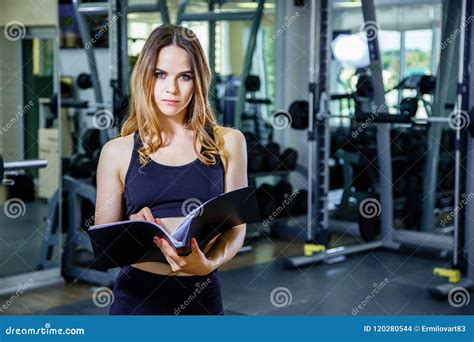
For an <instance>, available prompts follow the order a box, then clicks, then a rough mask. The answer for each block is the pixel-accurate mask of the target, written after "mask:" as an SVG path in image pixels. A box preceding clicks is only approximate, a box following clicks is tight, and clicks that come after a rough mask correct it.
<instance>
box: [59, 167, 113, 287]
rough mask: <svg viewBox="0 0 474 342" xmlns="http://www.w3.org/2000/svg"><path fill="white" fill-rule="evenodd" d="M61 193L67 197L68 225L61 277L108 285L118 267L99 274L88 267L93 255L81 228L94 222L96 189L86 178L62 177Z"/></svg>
mask: <svg viewBox="0 0 474 342" xmlns="http://www.w3.org/2000/svg"><path fill="white" fill-rule="evenodd" d="M63 191H64V196H65V198H68V213H67V215H68V226H67V227H66V238H65V241H64V247H63V248H64V252H63V255H62V262H61V274H62V276H63V277H64V278H65V279H68V280H74V281H77V280H84V281H88V282H91V283H95V284H102V285H110V284H112V283H113V281H114V279H115V277H116V276H117V274H118V272H119V269H118V268H114V269H110V270H108V271H99V270H97V269H94V268H92V267H90V264H91V263H92V262H93V260H94V259H93V258H94V254H93V250H92V245H91V243H90V239H89V238H88V236H87V233H86V231H85V229H87V228H88V227H89V226H91V225H93V223H94V206H95V200H96V188H95V187H94V186H93V185H92V184H91V183H90V182H88V181H87V180H86V179H75V178H73V177H70V176H64V177H63Z"/></svg>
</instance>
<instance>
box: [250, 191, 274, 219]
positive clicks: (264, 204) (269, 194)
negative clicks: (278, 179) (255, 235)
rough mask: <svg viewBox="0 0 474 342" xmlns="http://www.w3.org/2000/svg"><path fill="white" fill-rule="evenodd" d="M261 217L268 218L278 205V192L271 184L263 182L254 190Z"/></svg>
mask: <svg viewBox="0 0 474 342" xmlns="http://www.w3.org/2000/svg"><path fill="white" fill-rule="evenodd" d="M255 195H256V196H257V201H258V207H259V210H260V216H261V217H262V219H267V218H269V217H270V216H271V215H272V214H273V213H274V212H275V210H276V208H277V207H278V205H279V203H278V201H277V197H278V193H277V190H276V188H275V187H274V186H273V185H270V184H268V183H264V184H262V185H261V186H259V187H258V188H257V189H256V190H255Z"/></svg>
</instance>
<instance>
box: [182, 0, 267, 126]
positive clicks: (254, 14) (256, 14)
mask: <svg viewBox="0 0 474 342" xmlns="http://www.w3.org/2000/svg"><path fill="white" fill-rule="evenodd" d="M208 2H209V11H208V12H204V13H186V7H187V5H188V3H189V1H188V0H181V1H180V3H179V7H178V13H177V15H176V24H177V25H180V24H181V23H182V22H183V21H208V22H209V67H210V69H211V73H212V75H215V60H214V59H215V54H214V51H213V47H214V46H215V24H216V21H224V20H252V27H251V30H250V36H249V41H248V43H247V48H246V50H245V58H244V65H243V68H242V73H241V76H240V79H241V87H239V94H238V100H237V104H236V110H235V116H234V127H237V128H239V127H240V116H241V114H242V113H243V111H244V106H245V87H244V82H245V79H246V78H247V76H248V75H250V71H251V69H252V58H253V55H254V52H255V48H256V45H257V33H258V30H259V28H260V24H261V21H262V16H263V10H264V6H265V0H258V4H257V9H256V10H255V11H225V12H215V4H216V2H217V0H210V1H208ZM224 2H225V0H224V1H222V0H221V1H218V3H219V4H221V5H222V4H223V3H224ZM210 93H211V94H215V93H216V90H215V82H214V78H213V80H212V84H211V90H210Z"/></svg>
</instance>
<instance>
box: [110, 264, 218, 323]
mask: <svg viewBox="0 0 474 342" xmlns="http://www.w3.org/2000/svg"><path fill="white" fill-rule="evenodd" d="M113 292H114V302H113V303H112V306H111V307H110V314H111V315H223V314H224V310H223V307H222V296H221V282H220V278H219V276H218V275H217V272H216V271H214V272H212V273H210V274H208V275H205V276H189V277H179V276H165V275H159V274H155V273H151V272H146V271H143V270H140V269H138V268H136V267H133V266H126V267H124V268H122V269H121V271H120V273H119V275H118V276H117V278H116V279H115V283H114V288H113Z"/></svg>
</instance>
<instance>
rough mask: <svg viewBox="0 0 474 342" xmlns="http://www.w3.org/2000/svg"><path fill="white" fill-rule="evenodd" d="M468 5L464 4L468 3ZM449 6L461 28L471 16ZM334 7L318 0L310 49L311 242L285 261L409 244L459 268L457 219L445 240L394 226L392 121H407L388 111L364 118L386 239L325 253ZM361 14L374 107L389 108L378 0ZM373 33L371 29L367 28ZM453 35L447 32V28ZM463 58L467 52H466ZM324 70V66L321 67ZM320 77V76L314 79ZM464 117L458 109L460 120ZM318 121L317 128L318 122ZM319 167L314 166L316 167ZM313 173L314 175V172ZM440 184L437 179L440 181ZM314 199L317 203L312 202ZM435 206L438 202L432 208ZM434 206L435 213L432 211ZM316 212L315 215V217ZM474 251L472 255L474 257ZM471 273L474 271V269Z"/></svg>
mask: <svg viewBox="0 0 474 342" xmlns="http://www.w3.org/2000/svg"><path fill="white" fill-rule="evenodd" d="M463 4H464V5H465V1H463ZM446 5H447V6H449V7H448V8H449V13H454V12H456V11H457V12H459V13H458V15H457V16H456V18H457V21H453V20H452V18H451V17H450V20H449V21H448V22H450V23H451V24H450V26H448V27H451V25H452V27H458V26H459V23H461V22H464V20H465V18H466V13H465V10H461V9H462V8H465V6H464V5H463V6H460V5H459V4H458V3H453V2H447V4H446ZM331 8H332V2H331V1H330V0H328V1H324V0H323V1H318V2H317V1H315V0H313V1H312V2H311V31H310V32H311V38H310V39H311V40H310V44H311V48H310V66H309V73H310V84H309V106H310V107H309V113H312V115H309V128H308V141H309V148H308V153H309V155H308V208H309V210H308V220H307V241H306V243H305V246H304V256H299V257H294V258H289V259H286V265H287V266H289V267H291V268H295V267H298V266H304V265H311V264H313V263H316V262H319V261H323V260H327V259H330V258H334V257H343V256H346V255H349V254H354V253H360V252H365V251H372V250H374V249H377V248H387V249H392V250H399V249H400V248H401V247H402V245H410V246H418V247H419V246H426V247H431V248H434V249H436V250H442V251H445V250H448V251H453V256H454V264H455V265H456V264H457V256H455V255H457V254H458V252H457V251H458V246H459V236H460V234H459V233H460V226H459V224H458V223H459V222H458V219H456V220H455V222H454V236H453V237H451V236H443V235H439V234H433V233H428V232H415V231H408V230H402V229H397V230H395V229H394V227H393V195H392V170H391V151H390V123H392V122H393V123H397V122H400V123H407V120H406V118H401V117H400V116H397V115H390V114H388V113H383V114H380V115H377V116H374V115H373V113H364V115H363V116H362V118H363V117H364V116H365V118H369V117H372V120H373V123H374V124H376V127H377V138H376V139H377V152H378V162H379V173H380V174H381V177H380V204H381V237H380V239H379V240H377V241H374V242H369V243H363V244H358V245H353V246H342V247H337V248H332V249H327V250H326V245H327V243H328V241H327V240H328V239H327V237H328V235H329V234H328V229H329V227H328V220H327V209H326V208H327V194H328V187H327V179H328V171H327V164H328V163H327V160H328V157H327V151H328V150H329V147H330V146H329V142H328V138H327V135H328V129H326V127H327V126H326V125H327V121H328V119H329V118H331V117H332V116H331V114H330V112H329V109H328V105H327V99H328V98H329V96H328V87H327V86H326V79H327V78H328V76H329V70H328V68H327V67H326V66H327V65H328V63H329V62H330V53H329V51H328V48H327V43H328V41H329V39H330V38H331V36H332V35H331V31H330V28H329V25H328V24H327V22H328V19H329V18H330V13H329V11H330V10H331ZM362 11H363V16H364V22H365V24H366V25H367V24H368V23H371V25H370V30H371V32H370V35H371V36H370V39H367V43H368V48H369V56H370V61H371V63H370V71H371V78H372V83H373V85H374V98H373V100H374V105H375V107H376V108H384V107H383V106H385V99H384V88H383V80H382V65H381V61H380V49H379V44H378V27H377V25H374V24H373V23H376V16H375V7H374V3H373V0H367V1H363V2H362ZM366 27H367V26H366ZM366 32H367V34H369V32H368V30H366ZM446 32H451V31H449V30H448V29H447V28H445V30H444V35H446V34H447V33H446ZM316 38H319V39H320V41H319V42H320V46H319V51H318V50H317V49H315V48H314V44H315V42H316ZM457 40H458V41H461V42H463V41H465V39H464V32H463V31H462V30H461V33H460V34H459V36H458V37H457ZM454 49H456V44H455V43H454V42H453V43H452V44H450V45H448V46H447V47H446V49H445V50H446V52H445V53H446V54H448V55H451V56H453V55H454V52H453V51H452V50H454ZM461 55H462V52H461ZM318 67H319V68H318ZM445 73H447V71H446V69H445V68H443V67H441V66H440V67H439V74H443V76H440V75H439V77H438V81H437V85H436V86H437V93H440V92H441V90H440V89H441V88H442V87H443V84H442V83H441V82H442V81H440V79H441V80H444V79H445V77H448V76H450V75H448V76H446V75H444V74H445ZM315 74H317V76H316V77H315ZM459 77H460V80H461V81H460V83H461V82H462V68H460V72H459ZM314 79H317V80H318V82H319V83H316V84H315V83H313V80H314ZM462 88H463V87H460V86H458V87H457V89H456V90H457V93H458V99H459V101H458V108H461V102H460V101H461V99H462V98H463V94H462ZM444 101H446V98H445V100H444ZM444 101H442V102H441V104H440V106H445V102H444ZM459 115H461V113H460V112H459V111H458V119H459ZM313 120H314V121H315V124H314V123H313ZM448 120H449V118H448V117H447V116H438V117H435V116H433V117H429V118H428V119H427V121H428V122H432V123H440V122H441V123H447V122H448ZM314 127H316V133H313V131H314ZM323 128H324V129H323ZM460 134H461V129H460V127H459V126H457V127H456V137H457V140H456V142H457V143H456V171H455V172H456V182H455V187H456V190H455V201H454V205H455V208H456V207H458V206H459V197H460V194H461V192H460V182H459V177H460V168H461V167H460V163H459V162H460V147H461V144H460V140H459V137H460ZM314 141H316V151H314V147H313V146H314ZM313 154H314V155H315V161H314V162H313V160H312V159H313ZM314 163H315V164H316V167H315V168H314V165H313V164H314ZM313 169H314V171H312V170H313ZM430 176H431V177H436V173H434V175H433V173H431V174H430ZM435 182H436V180H435ZM312 199H314V200H312ZM433 206H434V204H433ZM432 209H433V208H431V211H430V213H432V212H433V210H432ZM313 212H314V214H313ZM463 228H464V230H467V229H468V226H465V227H463ZM473 255H474V253H473V252H472V251H471V253H470V254H469V256H470V257H471V258H472V257H473ZM471 273H472V271H471Z"/></svg>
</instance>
